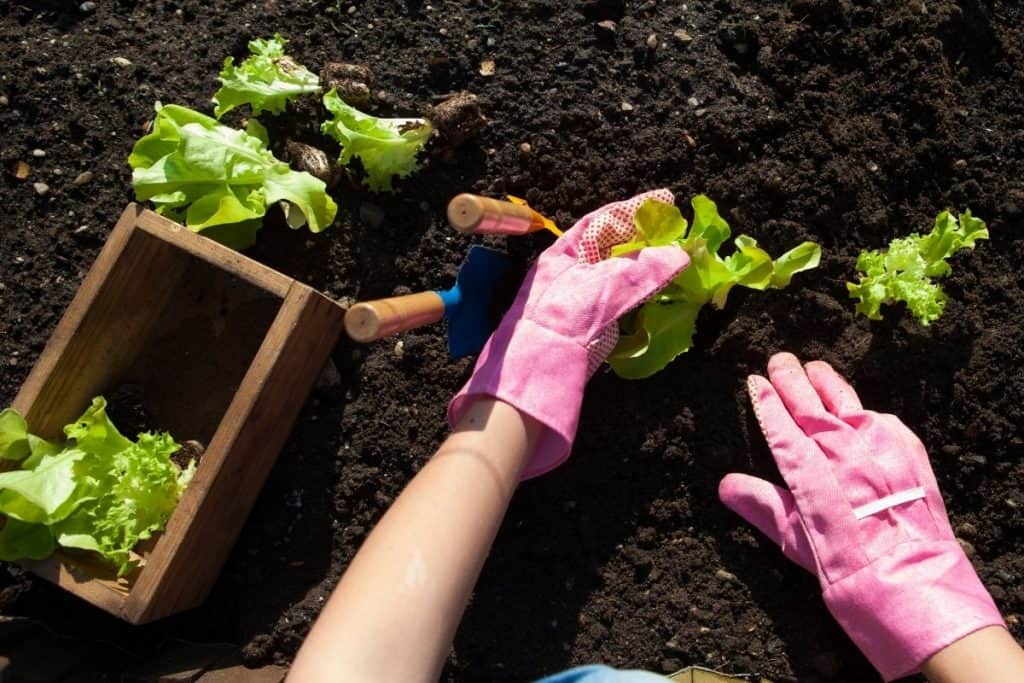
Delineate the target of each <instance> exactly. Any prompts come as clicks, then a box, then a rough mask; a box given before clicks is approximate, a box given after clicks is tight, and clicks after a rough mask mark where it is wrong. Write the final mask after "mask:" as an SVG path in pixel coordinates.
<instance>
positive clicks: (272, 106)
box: [213, 34, 320, 119]
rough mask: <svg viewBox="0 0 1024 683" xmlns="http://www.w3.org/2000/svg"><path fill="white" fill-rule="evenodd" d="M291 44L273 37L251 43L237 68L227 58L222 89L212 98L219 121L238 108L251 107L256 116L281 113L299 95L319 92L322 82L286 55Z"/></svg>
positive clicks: (229, 58) (222, 77) (222, 74)
mask: <svg viewBox="0 0 1024 683" xmlns="http://www.w3.org/2000/svg"><path fill="white" fill-rule="evenodd" d="M287 44H288V41H287V40H285V39H284V38H282V37H281V36H280V35H277V34H275V35H274V37H273V38H269V39H264V38H257V39H256V40H252V41H249V55H250V56H249V57H247V58H245V59H244V60H243V61H242V62H241V63H240V64H239V65H238V66H235V60H234V59H233V58H231V57H228V58H227V59H225V60H224V68H223V69H222V70H221V72H220V76H219V79H220V82H221V87H220V90H218V91H217V94H215V95H214V96H213V104H214V105H215V108H214V115H215V116H216V117H217V118H218V119H219V118H220V117H222V116H224V114H226V113H227V112H229V111H231V110H232V109H234V108H235V107H238V106H241V105H243V104H248V105H249V106H251V107H252V113H253V116H259V115H260V114H261V113H263V112H264V111H269V112H270V113H271V114H280V113H281V112H283V111H284V109H285V107H286V106H287V104H288V103H289V102H291V101H292V100H294V99H295V98H297V97H299V96H300V95H305V94H311V93H318V92H320V79H319V78H317V75H316V74H314V73H313V72H311V71H310V70H309V69H307V68H306V67H304V66H302V65H301V64H299V63H297V62H296V61H295V60H293V59H292V58H291V57H289V56H288V55H286V54H285V53H284V46H285V45H287Z"/></svg>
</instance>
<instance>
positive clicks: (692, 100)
mask: <svg viewBox="0 0 1024 683" xmlns="http://www.w3.org/2000/svg"><path fill="white" fill-rule="evenodd" d="M686 103H687V104H688V105H690V106H691V107H699V106H700V100H698V99H697V98H696V97H687V98H686Z"/></svg>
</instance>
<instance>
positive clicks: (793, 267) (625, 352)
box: [608, 195, 821, 379]
mask: <svg viewBox="0 0 1024 683" xmlns="http://www.w3.org/2000/svg"><path fill="white" fill-rule="evenodd" d="M690 204H691V206H692V207H693V225H692V227H690V228H689V230H687V223H686V219H684V218H683V216H682V214H681V213H680V212H679V209H678V208H676V206H675V205H673V204H666V203H665V202H659V201H658V200H656V199H648V200H647V201H645V202H644V203H643V204H642V205H641V206H640V208H639V210H637V212H636V216H635V218H634V223H635V225H636V231H637V234H636V238H635V239H634V240H633V241H632V242H629V243H627V244H622V245H618V246H617V247H615V248H613V249H612V255H613V256H618V255H621V254H626V253H629V252H631V251H636V250H637V249H642V248H643V247H648V246H665V245H670V244H678V245H679V246H680V247H681V248H683V249H685V250H686V251H687V253H689V255H690V265H689V267H688V268H687V269H686V270H684V271H683V272H682V273H680V274H679V276H678V277H676V278H675V279H674V280H672V281H671V282H669V284H668V285H667V286H666V287H665V288H664V289H662V290H661V291H660V292H658V293H657V294H656V295H654V297H652V298H651V299H650V300H649V301H647V302H646V303H645V304H644V305H643V306H641V307H640V308H639V309H638V310H637V311H634V312H633V313H631V314H629V315H627V316H625V317H624V318H622V319H621V320H620V326H621V328H622V336H621V337H620V339H619V343H618V345H617V346H616V347H615V350H614V351H612V354H611V356H609V358H608V362H609V363H610V364H611V366H612V369H613V370H615V372H616V374H618V375H619V376H620V377H625V378H627V379H641V378H644V377H649V376H651V375H653V374H654V373H656V372H658V371H659V370H661V369H663V368H664V367H665V366H666V365H668V364H669V363H670V362H671V361H672V360H673V359H675V358H676V357H677V356H679V355H680V354H682V353H685V352H686V351H688V350H689V349H690V347H691V346H692V344H693V335H694V332H695V330H696V323H697V316H698V314H699V313H700V309H701V308H702V307H704V306H705V305H706V304H709V303H710V304H713V305H714V306H715V307H716V308H723V307H724V306H725V302H726V298H727V297H728V296H729V292H730V291H731V290H732V288H733V287H735V286H736V285H739V286H742V287H748V288H750V289H760V290H764V289H781V288H783V287H785V286H787V285H788V284H789V282H790V280H791V279H792V277H793V275H794V274H796V273H799V272H801V271H804V270H809V269H811V268H815V267H817V265H818V262H819V261H820V259H821V247H819V246H818V245H817V244H814V243H813V242H804V243H803V244H801V245H799V246H797V247H795V248H794V249H792V250H790V251H788V252H786V253H785V254H783V255H782V256H780V257H779V258H777V259H776V260H774V261H773V260H772V257H771V256H769V255H768V252H766V251H765V250H763V249H761V248H760V247H758V246H757V241H756V240H754V238H752V237H748V236H747V235H740V236H739V237H737V238H736V239H735V240H734V244H735V245H736V251H735V252H733V253H732V254H730V255H729V256H726V257H724V258H723V257H722V256H720V255H719V254H718V250H719V249H720V248H721V247H722V245H723V244H724V243H725V241H726V240H727V239H728V238H729V235H730V234H731V233H730V230H729V224H728V223H726V222H725V219H724V218H722V217H721V216H720V215H719V214H718V208H717V207H716V206H715V203H714V202H713V201H711V200H710V199H708V198H707V197H705V196H704V195H697V196H696V197H694V198H693V200H692V201H691V202H690Z"/></svg>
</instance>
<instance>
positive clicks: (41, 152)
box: [32, 149, 46, 159]
mask: <svg viewBox="0 0 1024 683" xmlns="http://www.w3.org/2000/svg"><path fill="white" fill-rule="evenodd" d="M32 156H34V157H35V158H36V159H42V158H43V157H45V156H46V152H45V151H44V150H41V149H34V150H32Z"/></svg>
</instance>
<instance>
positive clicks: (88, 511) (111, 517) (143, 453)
mask: <svg viewBox="0 0 1024 683" xmlns="http://www.w3.org/2000/svg"><path fill="white" fill-rule="evenodd" d="M106 406H107V403H106V401H105V400H104V399H103V398H102V397H97V398H94V399H93V400H92V404H91V405H90V406H89V409H88V410H86V411H85V413H84V414H83V415H82V416H81V417H80V418H78V420H76V421H75V422H73V423H71V424H69V425H67V426H66V427H64V433H65V435H66V436H67V437H68V441H66V442H65V443H63V444H55V443H51V442H49V441H46V440H44V439H41V438H39V437H37V436H35V435H33V434H30V433H29V431H28V425H27V424H26V422H25V419H24V418H23V417H22V416H21V415H20V414H18V413H17V412H15V411H14V410H12V409H7V410H4V411H2V412H0V459H3V460H7V461H14V462H17V463H19V469H15V470H10V471H8V472H3V473H0V516H4V517H6V519H4V520H3V526H2V528H0V560H5V561H9V562H10V561H15V560H21V559H26V558H29V559H36V560H38V559H43V558H45V557H49V556H50V555H51V554H52V553H53V552H54V550H56V549H57V546H60V547H62V548H74V549H77V550H85V551H91V552H94V553H97V554H98V555H100V556H101V557H102V558H104V559H105V560H107V561H108V562H111V563H113V564H114V565H116V566H117V570H118V576H123V575H125V574H127V573H129V572H130V571H131V570H132V569H133V568H134V566H135V565H134V562H133V561H132V560H131V550H132V548H134V547H135V545H136V544H137V543H138V542H139V541H141V540H145V539H147V538H150V537H151V536H152V535H153V534H154V533H157V532H158V531H161V530H163V528H164V526H165V525H166V524H167V520H168V519H170V516H171V513H172V512H173V511H174V508H175V506H177V504H178V500H179V499H180V498H181V494H182V492H183V491H184V490H185V487H186V486H187V485H188V483H189V481H191V479H192V475H193V473H194V472H195V462H194V461H192V462H190V463H189V465H188V466H187V467H186V468H185V469H181V468H179V467H178V466H177V465H176V464H174V462H172V461H171V458H170V456H171V455H172V454H174V453H176V452H177V451H178V450H179V449H180V447H179V446H178V444H177V443H175V441H174V439H172V438H171V436H170V435H169V434H163V433H155V434H154V433H143V434H139V435H138V440H137V441H132V440H130V439H128V438H125V437H124V436H122V435H121V433H120V432H118V431H117V428H116V427H115V426H114V425H113V423H112V422H111V421H110V418H109V417H107V413H106Z"/></svg>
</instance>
